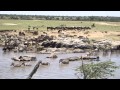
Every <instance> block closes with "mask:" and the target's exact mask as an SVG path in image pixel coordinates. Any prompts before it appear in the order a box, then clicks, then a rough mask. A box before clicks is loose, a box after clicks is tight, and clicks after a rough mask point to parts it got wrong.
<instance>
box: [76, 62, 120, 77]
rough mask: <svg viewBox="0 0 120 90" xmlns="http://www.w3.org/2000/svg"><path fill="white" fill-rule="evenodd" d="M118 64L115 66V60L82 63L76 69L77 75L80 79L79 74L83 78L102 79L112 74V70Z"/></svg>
mask: <svg viewBox="0 0 120 90" xmlns="http://www.w3.org/2000/svg"><path fill="white" fill-rule="evenodd" d="M117 68H119V66H115V62H112V61H105V62H99V63H96V64H94V63H93V62H92V63H90V64H84V63H83V61H82V65H81V66H79V67H78V68H77V69H76V71H77V73H76V75H77V77H78V78H79V79H80V76H83V79H102V78H107V77H108V76H114V74H113V72H114V71H115V69H117Z"/></svg>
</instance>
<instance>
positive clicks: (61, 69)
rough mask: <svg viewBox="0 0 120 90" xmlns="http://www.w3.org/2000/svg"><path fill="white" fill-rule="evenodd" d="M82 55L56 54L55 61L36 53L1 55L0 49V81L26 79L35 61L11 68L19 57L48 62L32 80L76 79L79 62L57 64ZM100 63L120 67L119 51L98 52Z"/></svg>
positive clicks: (116, 74) (118, 75) (118, 71)
mask: <svg viewBox="0 0 120 90" xmlns="http://www.w3.org/2000/svg"><path fill="white" fill-rule="evenodd" d="M82 54H83V53H74V54H58V58H57V59H50V58H46V57H47V56H49V54H36V53H26V52H23V53H14V52H7V53H3V51H2V48H0V79H25V78H27V77H28V75H29V74H30V72H31V71H32V70H33V68H34V66H35V64H36V63H37V61H32V62H31V64H32V66H26V67H24V66H23V67H12V66H10V64H11V62H12V60H11V58H12V57H13V56H20V55H34V56H36V57H37V60H42V61H48V62H50V65H49V66H40V67H39V69H38V70H37V72H36V73H35V74H34V75H33V77H32V78H33V79H77V77H76V76H75V69H76V67H78V66H80V65H81V61H73V62H70V63H69V64H68V65H62V64H59V60H60V59H62V58H67V57H74V56H81V55H82ZM98 55H99V56H100V60H101V61H106V60H111V61H114V62H116V64H117V65H120V51H116V52H112V53H111V52H106V53H103V52H100V53H98ZM114 74H115V75H114V77H109V78H111V79H120V69H118V70H116V71H115V72H114Z"/></svg>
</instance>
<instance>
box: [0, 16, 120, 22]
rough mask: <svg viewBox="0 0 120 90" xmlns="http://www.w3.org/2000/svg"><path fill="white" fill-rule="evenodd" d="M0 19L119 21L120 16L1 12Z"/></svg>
mask: <svg viewBox="0 0 120 90" xmlns="http://www.w3.org/2000/svg"><path fill="white" fill-rule="evenodd" d="M0 19H10V20H11V19H12V20H67V21H110V22H119V21H120V17H108V16H106V17H105V16H45V15H15V14H14V15H8V14H0Z"/></svg>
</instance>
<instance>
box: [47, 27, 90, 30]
mask: <svg viewBox="0 0 120 90" xmlns="http://www.w3.org/2000/svg"><path fill="white" fill-rule="evenodd" d="M89 29H91V27H47V30H89Z"/></svg>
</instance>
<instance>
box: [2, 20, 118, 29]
mask: <svg viewBox="0 0 120 90" xmlns="http://www.w3.org/2000/svg"><path fill="white" fill-rule="evenodd" d="M4 23H14V24H17V25H12V26H11V25H3V24H4ZM93 23H94V22H90V21H83V23H81V21H54V20H0V30H6V29H16V30H21V29H27V28H28V25H30V26H40V28H39V30H46V27H47V26H53V27H55V26H60V25H63V24H64V25H66V26H91V25H92V24H93ZM108 23H110V24H111V23H113V24H118V25H119V26H111V25H100V24H97V23H96V28H94V29H93V30H97V31H113V30H115V31H119V30H120V23H119V22H117V23H116V22H108ZM42 25H44V26H43V27H41V26H42Z"/></svg>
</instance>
